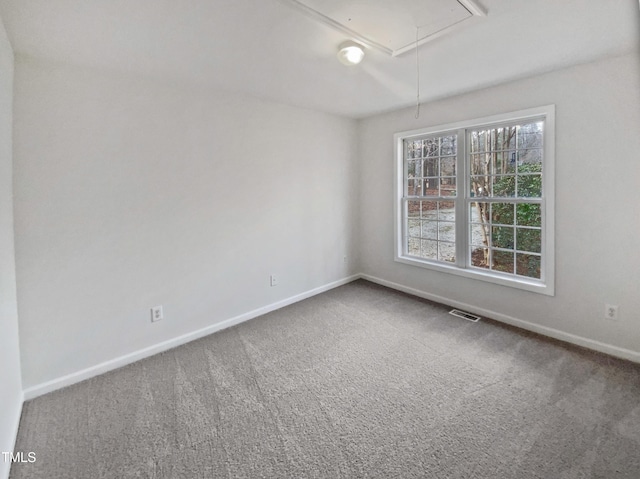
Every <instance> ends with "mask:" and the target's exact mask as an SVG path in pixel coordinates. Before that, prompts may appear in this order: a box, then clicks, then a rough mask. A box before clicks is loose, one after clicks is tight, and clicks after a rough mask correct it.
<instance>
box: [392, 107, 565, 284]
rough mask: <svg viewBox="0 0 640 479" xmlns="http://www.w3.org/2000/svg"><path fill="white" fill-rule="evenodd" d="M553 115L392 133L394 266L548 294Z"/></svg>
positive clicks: (543, 111)
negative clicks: (425, 270)
mask: <svg viewBox="0 0 640 479" xmlns="http://www.w3.org/2000/svg"><path fill="white" fill-rule="evenodd" d="M554 113H555V109H554V107H553V106H548V107H543V108H535V109H531V110H525V111H520V112H515V113H510V114H506V115H498V116H494V117H489V118H482V119H477V120H472V121H467V122H463V123H458V124H449V125H442V126H438V127H433V128H426V129H423V130H415V131H410V132H403V133H398V134H396V135H395V141H396V151H397V158H396V190H397V191H396V202H397V204H396V245H395V247H396V255H395V257H396V260H397V261H400V262H404V263H409V264H413V265H417V266H422V267H425V268H431V269H436V270H439V271H445V272H449V273H453V274H458V275H462V276H467V277H471V278H476V279H482V280H486V281H489V282H493V283H498V284H503V285H508V286H513V287H516V288H520V289H526V290H529V291H535V292H540V293H544V294H548V295H553V294H554V281H553V269H554V268H553V265H554V255H553V209H554V207H553V192H554V184H553V179H554V175H553V171H554V170H553V152H554V147H553V139H554Z"/></svg>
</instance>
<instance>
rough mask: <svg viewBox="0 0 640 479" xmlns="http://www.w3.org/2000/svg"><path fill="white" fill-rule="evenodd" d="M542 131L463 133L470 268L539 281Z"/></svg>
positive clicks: (525, 127) (531, 126)
mask: <svg viewBox="0 0 640 479" xmlns="http://www.w3.org/2000/svg"><path fill="white" fill-rule="evenodd" d="M543 125H544V124H543V122H542V121H538V122H532V123H527V124H522V125H511V126H504V127H497V128H489V129H479V130H472V131H471V132H470V133H469V136H468V138H469V155H468V156H469V163H468V164H469V165H470V172H469V173H470V194H471V196H472V201H470V203H469V205H470V211H469V213H470V222H471V237H470V247H471V265H472V266H474V267H478V268H487V269H491V270H495V271H501V272H505V273H512V274H516V275H520V276H527V277H531V278H540V269H541V253H542V251H541V249H542V218H541V204H540V201H541V198H542V146H543V145H542V141H543ZM480 198H482V200H481V201H479V199H480Z"/></svg>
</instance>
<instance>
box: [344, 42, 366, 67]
mask: <svg viewBox="0 0 640 479" xmlns="http://www.w3.org/2000/svg"><path fill="white" fill-rule="evenodd" d="M363 58H364V47H363V46H362V45H360V44H359V43H356V42H354V41H352V40H347V41H346V42H343V43H341V44H340V46H339V47H338V60H340V63H342V64H343V65H347V66H351V65H357V64H358V63H360V62H361V61H362V59H363Z"/></svg>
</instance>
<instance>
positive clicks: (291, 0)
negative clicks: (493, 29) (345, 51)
mask: <svg viewBox="0 0 640 479" xmlns="http://www.w3.org/2000/svg"><path fill="white" fill-rule="evenodd" d="M280 1H281V2H284V3H286V4H288V5H290V6H292V7H293V8H295V9H297V10H299V11H301V12H302V13H304V14H306V15H307V16H309V17H311V18H312V19H314V20H317V21H318V22H320V23H323V24H325V25H327V26H329V27H331V28H333V29H335V30H338V31H340V32H342V33H344V34H345V35H348V36H349V37H351V38H352V39H353V40H355V41H357V42H359V43H362V44H363V45H365V46H367V47H369V48H375V49H376V50H378V51H380V52H382V53H386V54H387V55H389V56H392V57H397V56H398V55H402V54H403V53H406V52H408V51H411V50H413V49H414V48H416V49H417V48H418V47H419V46H420V45H424V44H425V43H428V42H430V41H432V40H435V39H436V38H439V37H441V36H443V35H445V34H447V33H449V32H451V31H453V30H455V29H457V28H459V27H460V25H461V24H463V23H464V22H468V21H473V20H474V19H477V18H479V17H486V16H487V11H486V10H485V8H484V7H482V6H481V5H480V4H479V3H478V2H477V0H455V1H456V2H457V3H459V4H460V6H462V7H463V8H464V9H465V10H467V12H469V14H470V15H471V16H470V17H466V18H463V19H461V20H458V21H457V22H454V23H452V24H451V25H448V26H446V27H444V28H441V29H440V30H437V31H435V32H433V33H431V34H429V35H427V36H426V37H423V38H421V39H420V40H418V41H417V42H413V43H410V44H408V45H406V46H404V47H401V48H398V49H397V50H392V49H391V48H388V47H386V46H384V45H382V44H380V43H378V42H376V41H375V40H373V39H371V38H369V37H367V36H366V35H362V34H361V33H358V32H356V31H355V30H352V29H351V28H349V27H347V26H345V25H343V24H342V23H340V22H338V21H336V20H334V19H333V18H330V17H328V16H326V15H325V14H323V13H320V12H318V11H317V10H315V9H313V8H311V7H309V6H307V5H305V4H304V3H302V1H301V0H280ZM412 27H415V25H412ZM418 27H419V26H418Z"/></svg>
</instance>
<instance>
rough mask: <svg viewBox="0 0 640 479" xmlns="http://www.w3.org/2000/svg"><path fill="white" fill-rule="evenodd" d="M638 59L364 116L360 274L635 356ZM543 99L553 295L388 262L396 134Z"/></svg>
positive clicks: (638, 329) (639, 273)
mask: <svg viewBox="0 0 640 479" xmlns="http://www.w3.org/2000/svg"><path fill="white" fill-rule="evenodd" d="M639 57H640V55H639V54H638V53H637V52H635V53H633V54H629V55H626V56H622V57H617V58H611V59H606V60H603V61H599V62H596V63H590V64H585V65H581V66H576V67H572V68H569V69H565V70H561V71H557V72H553V73H548V74H545V75H542V76H537V77H533V78H529V79H526V80H522V81H517V82H513V83H509V84H505V85H502V86H498V87H495V88H490V89H485V90H480V91H477V92H474V93H470V94H467V95H463V96H458V97H454V98H449V99H445V100H443V101H438V102H434V103H430V104H426V105H423V106H422V109H421V116H420V118H419V119H418V120H416V119H415V118H414V109H406V110H402V111H397V112H393V113H388V114H383V115H379V116H376V117H372V118H369V119H366V120H363V121H361V123H360V125H359V128H360V149H361V152H360V169H361V172H360V178H361V197H360V232H361V235H360V240H359V245H360V247H361V251H360V258H361V270H362V272H363V273H365V274H368V275H371V276H374V277H377V278H380V279H382V280H384V281H387V282H393V283H397V284H399V285H402V286H405V287H409V288H413V289H416V290H419V291H422V292H426V293H428V294H430V295H436V296H440V297H442V298H444V299H446V300H447V301H448V302H451V303H455V302H458V303H465V304H469V305H473V306H474V307H475V308H477V309H483V310H486V311H488V312H493V313H496V314H495V316H496V317H500V318H501V319H509V318H511V319H516V320H521V321H526V322H529V323H531V326H533V328H532V329H534V330H535V329H537V330H545V328H551V329H553V330H557V331H559V332H560V333H562V334H560V335H559V336H560V337H564V338H565V339H566V334H570V335H575V336H578V337H580V338H586V339H587V340H588V341H587V342H586V343H585V342H584V341H583V342H582V343H583V344H589V345H590V346H592V347H593V346H599V345H598V344H597V343H594V342H593V341H597V342H601V343H604V344H605V345H609V346H614V347H615V348H623V349H625V350H626V351H615V350H614V351H611V348H609V350H610V352H614V353H616V354H618V353H621V354H622V355H626V356H627V357H631V358H635V359H636V360H640V294H639V293H638V291H639V290H638V288H639V287H640V246H639V239H640V209H639V208H640V206H639V205H640V134H639V133H638V132H640V61H639ZM547 104H555V105H556V161H555V162H556V295H555V297H547V296H543V295H539V294H536V293H530V292H525V291H521V290H516V289H512V288H508V287H503V286H498V285H493V284H488V283H485V282H481V281H478V280H473V279H466V278H461V277H458V276H453V275H449V274H446V273H439V272H435V271H431V270H425V269H423V268H419V267H415V266H409V265H406V264H401V263H397V262H394V261H393V207H394V203H393V202H394V197H393V191H392V187H393V180H392V178H393V175H394V170H393V163H394V162H393V140H392V139H393V134H394V133H396V132H399V131H403V130H410V129H415V128H420V127H425V126H433V125H438V124H443V123H449V122H453V121H457V120H465V119H473V118H479V117H483V116H488V115H492V114H497V113H505V112H509V111H514V110H519V109H524V108H529V107H536V106H543V105H547ZM605 303H611V304H617V305H619V306H620V321H618V322H610V321H605V320H604V319H603V314H604V304H605ZM546 332H551V331H546ZM574 339H575V338H574ZM578 339H579V338H578ZM615 348H614V349H615ZM604 349H607V348H604Z"/></svg>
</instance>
